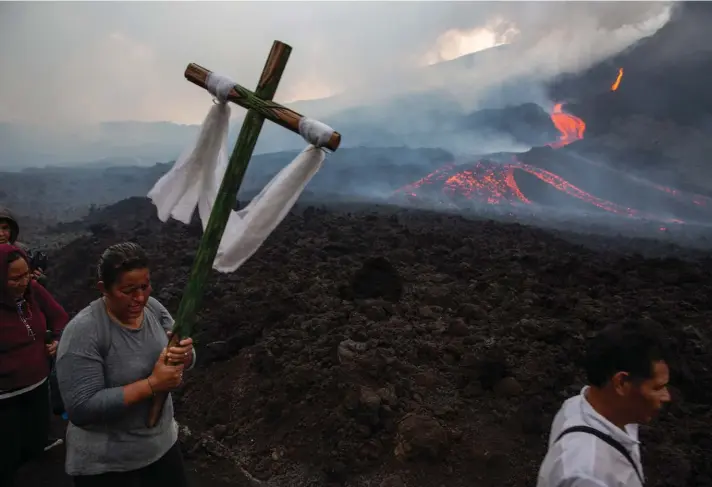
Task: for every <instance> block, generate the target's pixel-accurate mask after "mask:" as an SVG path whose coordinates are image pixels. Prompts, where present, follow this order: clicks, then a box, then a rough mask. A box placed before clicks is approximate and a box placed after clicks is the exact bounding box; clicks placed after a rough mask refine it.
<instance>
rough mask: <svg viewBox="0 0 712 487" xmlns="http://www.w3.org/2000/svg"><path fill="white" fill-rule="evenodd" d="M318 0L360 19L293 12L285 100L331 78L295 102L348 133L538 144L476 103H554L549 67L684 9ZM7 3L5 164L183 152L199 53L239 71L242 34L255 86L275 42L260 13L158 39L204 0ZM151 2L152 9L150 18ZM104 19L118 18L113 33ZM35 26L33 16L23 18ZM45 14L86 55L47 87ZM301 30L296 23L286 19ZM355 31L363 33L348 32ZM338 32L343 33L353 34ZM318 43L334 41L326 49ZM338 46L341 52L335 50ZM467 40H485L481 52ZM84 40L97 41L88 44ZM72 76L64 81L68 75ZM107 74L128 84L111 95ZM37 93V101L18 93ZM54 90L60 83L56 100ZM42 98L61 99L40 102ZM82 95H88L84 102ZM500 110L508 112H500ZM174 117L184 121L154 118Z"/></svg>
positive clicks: (286, 144) (435, 141) (363, 140)
mask: <svg viewBox="0 0 712 487" xmlns="http://www.w3.org/2000/svg"><path fill="white" fill-rule="evenodd" d="M285 5H289V4H285ZM300 5H304V6H307V5H310V4H300ZM317 5H318V8H317V7H316V6H315V7H314V9H312V10H310V12H311V14H313V15H316V16H323V17H324V18H325V19H326V18H329V19H332V18H335V17H341V18H343V16H344V15H348V16H349V17H348V18H349V19H350V21H349V22H346V23H345V24H344V25H340V26H339V29H335V28H334V27H333V26H330V27H325V29H326V30H325V31H324V32H323V33H319V34H316V33H314V32H313V31H312V30H311V29H307V28H306V27H304V26H299V25H296V26H292V27H289V29H293V31H290V30H289V29H287V30H286V31H279V33H278V32H277V31H275V32H274V33H273V34H274V35H273V38H275V39H283V40H285V41H287V42H290V43H291V44H292V45H293V47H294V54H293V56H292V60H291V61H290V64H289V65H288V67H287V73H286V75H285V78H284V80H283V82H282V84H281V88H280V91H279V92H278V96H277V100H284V99H285V97H286V98H287V99H292V100H295V99H296V100H298V99H299V97H300V96H302V97H305V96H307V97H309V96H312V97H313V96H314V93H316V92H319V89H317V87H319V86H323V88H322V89H321V91H320V93H322V95H321V98H318V97H317V99H313V100H306V101H292V102H290V103H287V104H288V106H290V107H292V108H294V109H295V110H297V111H299V112H300V113H304V114H306V115H308V116H310V117H314V118H319V119H322V120H323V121H325V122H327V123H329V124H331V125H332V126H334V127H335V128H337V129H338V130H340V131H341V132H342V133H344V134H346V136H345V137H344V141H343V147H359V146H371V147H382V146H410V147H431V148H432V147H442V148H446V149H447V150H451V151H453V152H456V153H469V154H473V153H479V154H482V153H488V152H496V151H503V150H526V149H527V148H529V147H531V146H532V145H536V144H537V143H539V142H540V139H541V135H540V133H541V131H542V128H541V127H538V126H537V127H534V129H533V131H532V133H529V134H525V133H524V130H523V129H522V128H521V127H519V128H517V129H515V130H514V131H511V130H506V129H505V130H503V129H502V127H501V126H502V125H503V124H502V123H498V122H497V121H496V120H494V123H492V124H491V125H489V126H487V125H488V124H479V125H476V126H473V124H472V123H471V121H472V114H473V113H475V112H477V111H479V110H482V109H498V108H506V107H509V106H517V105H520V104H524V103H534V104H537V105H539V106H540V107H541V111H542V113H541V114H540V115H541V116H542V117H541V118H543V114H545V113H546V112H548V111H549V110H550V108H551V106H553V100H551V99H550V98H549V96H548V94H547V92H546V87H545V83H546V82H547V81H548V80H551V79H553V78H555V77H556V76H557V75H559V74H561V73H566V72H578V71H580V70H582V69H585V68H588V67H590V66H591V65H592V64H594V63H595V62H597V61H600V60H601V59H603V58H605V57H607V56H610V55H612V54H615V53H617V52H619V51H621V50H622V49H624V48H626V47H627V46H629V45H630V44H632V43H633V42H635V41H636V40H637V39H640V38H641V37H644V36H646V35H650V34H653V33H654V32H655V31H656V30H657V29H658V28H659V27H660V26H662V25H664V24H665V22H666V21H667V19H668V18H669V14H670V5H669V3H662V2H656V3H653V4H643V3H636V4H612V3H611V4H606V3H599V4H556V5H554V4H536V8H535V7H534V4H532V5H531V6H522V5H518V6H517V7H516V8H515V6H514V4H507V3H484V2H482V3H480V2H478V3H476V4H472V5H470V4H464V3H460V2H455V3H446V2H438V3H437V4H435V3H432V4H429V3H423V4H411V5H407V8H406V6H405V5H398V4H392V5H390V4H383V5H380V6H379V5H378V4H373V5H370V6H369V8H368V9H365V8H364V7H358V6H356V5H348V6H347V4H343V5H342V4H322V3H319V4H317ZM0 8H2V9H3V12H4V13H5V14H6V15H3V18H4V19H5V20H4V21H0V22H4V23H3V24H2V25H3V27H6V28H4V29H2V30H0V32H1V33H0V36H2V38H1V40H3V42H2V43H0V45H2V46H3V47H0V49H2V52H3V53H5V52H7V56H5V55H4V56H3V57H4V59H5V58H6V59H7V60H8V61H7V66H8V69H7V70H5V71H4V72H3V73H2V74H0V86H2V88H1V89H2V92H1V93H0V120H5V121H4V122H3V123H0V144H2V147H3V151H2V154H0V168H2V169H5V170H16V169H21V168H24V167H32V166H44V165H55V164H67V165H76V164H85V163H92V162H95V161H99V163H100V164H103V165H117V164H138V165H152V164H154V163H156V162H166V161H170V160H173V159H174V158H175V157H177V155H178V154H179V153H180V152H181V150H183V149H184V148H185V146H186V145H188V144H189V143H190V141H191V140H192V139H193V138H194V137H195V136H196V134H197V126H196V125H195V124H181V123H176V122H177V121H179V120H181V119H182V120H186V119H187V118H189V119H191V120H192V121H193V122H198V121H199V120H200V119H201V118H202V117H203V116H204V114H205V113H206V112H207V109H208V108H209V103H210V101H209V100H210V98H209V95H208V94H207V93H205V92H201V91H202V90H200V89H198V88H196V87H195V86H193V85H192V84H190V83H188V82H187V81H185V80H184V79H183V77H182V70H183V69H184V67H185V65H187V64H188V62H191V61H194V62H198V63H200V64H202V65H205V66H207V67H209V68H211V69H215V70H216V71H218V72H222V73H224V74H228V75H231V74H232V73H233V72H234V70H233V69H232V68H229V67H228V68H227V69H225V70H224V71H221V68H223V67H226V66H230V61H229V59H235V54H234V53H232V54H229V55H228V54H225V58H220V60H219V61H218V55H217V54H218V52H220V53H224V52H225V51H228V52H229V51H230V50H231V49H232V51H235V50H237V51H239V52H240V53H241V54H240V56H238V59H240V60H241V64H242V60H243V59H244V60H245V65H249V67H250V69H248V70H242V71H243V72H241V73H239V74H240V76H239V77H237V76H236V77H235V79H236V81H239V82H240V83H244V84H245V86H247V87H250V83H249V80H250V79H253V78H255V76H254V75H253V73H250V72H249V71H250V70H254V71H257V70H259V69H261V63H262V62H263V56H264V54H266V51H267V50H268V49H269V45H270V42H271V39H267V38H266V37H265V36H266V35H267V34H265V33H260V34H259V35H258V36H257V37H254V38H253V37H251V36H253V35H256V34H254V33H252V31H250V29H246V30H243V29H240V38H239V41H240V42H235V44H236V45H238V47H236V48H232V47H231V48H230V49H228V48H227V47H225V45H227V44H229V43H227V42H225V40H223V38H222V37H221V40H220V42H218V43H217V44H220V46H218V47H215V46H214V45H213V44H216V43H215V42H213V43H212V44H211V42H210V41H209V39H210V34H209V33H205V37H203V38H202V39H201V40H200V42H199V43H198V44H200V45H202V44H205V45H206V49H202V50H201V49H197V47H196V46H192V47H191V48H187V47H186V49H185V50H182V51H179V50H178V47H179V45H182V44H181V41H180V40H179V39H180V36H181V33H180V32H179V31H177V29H178V27H176V26H175V25H173V24H166V25H171V27H170V28H169V27H162V28H161V29H163V30H165V31H166V32H164V34H170V35H168V37H167V38H170V39H172V41H171V42H172V44H171V45H170V48H169V47H168V46H167V44H166V41H165V40H161V39H158V37H157V32H150V33H149V32H148V30H147V29H149V28H150V29H154V28H155V29H158V28H157V27H156V25H157V24H156V25H154V23H153V22H154V21H153V20H152V19H156V18H158V17H161V16H164V17H165V16H166V15H167V18H173V19H174V20H177V19H179V18H180V19H184V20H185V18H191V22H193V23H195V22H197V20H198V19H197V18H195V15H198V17H201V16H204V15H205V13H204V12H202V10H201V11H199V12H198V14H196V12H197V11H196V10H195V8H196V7H191V6H190V5H183V4H171V5H170V9H168V7H167V6H162V5H160V4H155V5H148V4H147V5H141V4H121V3H117V4H108V3H107V4H103V5H100V4H97V5H90V4H83V5H81V6H79V5H78V6H73V7H71V8H70V7H67V8H63V9H61V10H60V9H57V8H55V7H50V8H49V10H50V11H52V12H54V14H56V15H55V17H57V16H59V18H58V19H55V20H57V21H56V22H50V20H52V19H50V18H49V16H50V14H51V13H52V12H39V10H38V9H37V7H34V6H32V5H31V4H28V6H18V5H14V6H7V4H4V5H3V6H2V7H0ZM198 8H203V7H198ZM285 8H286V7H285ZM374 8H376V9H381V10H382V13H383V14H384V15H389V16H390V18H396V17H397V18H402V19H403V20H410V21H411V24H408V27H405V26H401V27H398V26H395V25H394V24H393V23H392V22H388V25H387V26H386V25H385V23H384V25H381V22H385V20H384V19H381V20H374V19H375V18H378V17H379V15H375V14H374V10H373V9H374ZM221 9H223V10H225V12H224V13H225V15H226V16H229V15H228V14H230V13H233V14H237V13H239V11H240V9H256V10H255V11H256V12H257V11H258V12H260V14H261V15H271V16H272V17H274V18H276V19H283V20H284V21H285V22H286V19H287V17H288V15H287V14H286V13H285V12H277V13H275V12H273V10H274V9H272V10H269V9H265V8H264V7H260V6H258V5H257V4H251V3H244V2H241V3H240V5H239V6H229V5H220V6H219V7H218V10H221ZM235 9H236V10H235ZM233 10H235V11H234V12H233ZM381 10H379V12H381ZM72 11H73V12H75V13H77V17H76V19H75V24H76V26H75V27H74V30H73V31H70V30H68V27H67V26H66V25H64V24H62V22H61V21H67V22H68V16H69V15H70V14H69V12H72ZM138 13H141V14H142V15H140V16H139V15H138ZM137 17H141V18H142V20H141V21H138V20H137ZM211 17H214V15H211ZM272 17H270V19H271V18H272ZM292 17H293V14H292ZM11 18H15V19H16V20H18V19H21V20H23V22H20V21H19V20H18V22H16V23H15V24H11V23H10V21H9V19H11ZM29 19H32V22H31V23H30V22H29ZM90 21H92V22H96V23H97V24H96V25H94V24H90V23H89V22H90ZM221 21H224V20H221ZM122 22H123V23H122ZM275 22H276V23H275V24H274V25H275V26H276V25H279V26H280V28H285V25H284V24H283V23H280V22H278V21H275ZM341 24H343V23H341ZM63 25H64V27H62V26H63ZM97 25H103V26H105V27H106V29H107V30H106V31H105V32H103V33H101V32H100V30H99V29H98V28H97ZM404 25H406V24H404ZM366 26H369V28H370V30H369V32H371V33H370V34H369V36H367V37H368V39H363V37H364V36H363V32H364V30H363V29H364V28H365V27H366ZM20 27H22V28H23V29H25V30H18V29H19V28H20ZM386 27H388V28H386ZM39 28H46V29H48V31H47V32H54V31H57V34H58V40H57V45H56V46H53V47H52V49H58V48H59V46H62V45H64V46H67V47H68V46H73V49H74V50H73V51H72V52H73V54H72V56H73V57H72V60H73V61H72V62H73V64H72V63H64V64H56V63H55V64H54V68H56V69H57V70H58V72H59V73H61V76H58V79H57V80H56V81H55V83H53V86H52V87H49V88H43V89H41V90H39V88H38V90H39V91H37V92H35V93H34V94H33V95H32V96H29V93H27V90H28V89H30V87H31V86H39V85H36V82H37V78H36V77H32V78H30V77H29V76H30V75H29V73H31V72H34V71H37V70H38V69H44V70H46V69H48V65H47V64H45V65H42V66H41V67H38V66H40V63H39V62H40V60H44V61H45V62H46V63H48V62H49V61H47V60H46V56H45V55H44V54H42V53H39V51H38V49H39V47H38V46H35V44H36V43H34V42H32V40H31V39H27V36H28V35H29V33H30V32H32V29H39ZM270 28H272V27H270ZM275 28H276V27H275ZM83 29H85V30H87V32H88V34H87V35H92V36H96V39H97V42H98V44H97V46H96V47H95V49H94V50H90V49H89V48H88V47H86V46H85V45H82V46H81V49H79V47H77V42H79V41H84V40H85V39H78V38H77V36H78V35H79V33H80V32H83ZM161 29H158V30H159V31H160V30H161ZM106 32H108V33H109V34H108V38H107V34H106ZM290 32H291V36H290V35H287V34H289V33H290ZM346 33H349V34H350V35H351V36H352V37H353V38H349V39H348V40H347V39H344V38H343V37H344V35H345V34H346ZM222 34H223V33H222V32H221V35H222ZM574 34H575V35H574ZM48 35H49V34H48ZM211 35H212V36H215V35H216V34H215V33H214V32H213V33H212V34H211ZM230 35H236V34H230ZM270 35H272V32H271V31H270ZM317 35H318V36H321V37H325V38H324V39H321V40H322V41H327V43H326V44H325V43H323V42H322V43H320V44H315V42H316V40H315V38H314V36H317ZM328 36H332V37H333V40H334V41H332V39H331V38H328ZM226 39H227V38H226ZM248 39H254V40H255V42H258V41H257V40H258V39H259V45H260V46H262V45H263V46H264V48H263V49H258V48H257V44H255V45H251V46H250V49H249V50H247V48H246V47H245V46H244V44H246V43H247V44H249V42H247V40H248ZM292 39H293V40H292ZM335 39H341V40H342V41H343V42H342V43H341V44H339V43H338V42H335ZM99 40H101V41H102V42H104V44H102V43H99ZM5 41H7V42H5ZM10 41H14V42H15V45H21V46H24V48H23V49H24V50H25V51H27V52H28V53H30V54H33V55H34V56H28V57H24V58H22V57H20V56H19V53H20V52H21V51H22V49H19V50H18V49H15V51H16V52H15V51H12V50H10V49H9V47H8V46H9V45H10V44H11V42H10ZM176 43H177V44H178V45H175V44H176ZM223 44H225V45H223ZM315 45H319V49H318V50H316V51H315V48H314V47H313V46H315ZM208 46H209V47H210V49H208V48H207V47H208ZM375 46H379V47H380V49H375V48H374V47H375ZM120 48H121V49H120ZM88 49H89V50H88ZM334 49H336V50H337V51H338V52H334V53H333V55H332V56H327V54H330V53H331V51H330V50H334ZM257 51H259V52H257ZM262 51H264V53H262ZM468 52H475V53H474V54H466V53H468ZM107 53H110V54H111V57H112V59H111V61H109V60H107V58H106V56H107ZM99 54H103V56H100V55H99ZM461 54H466V55H465V56H460V55H461ZM81 55H86V57H85V58H81ZM42 56H45V58H42ZM386 56H390V57H386ZM92 61H93V62H94V63H95V64H96V65H97V66H96V69H94V71H95V73H94V75H95V76H96V81H93V82H91V83H86V82H84V81H83V80H82V79H80V78H81V76H80V75H79V74H77V73H78V71H76V70H75V71H73V72H71V73H68V71H67V70H68V66H69V65H81V66H85V67H86V69H89V68H88V66H89V65H88V64H86V63H91V62H92ZM122 62H124V63H125V64H123V65H124V66H132V67H133V68H135V69H136V70H137V71H136V72H142V73H144V75H143V76H144V77H150V79H145V80H142V81H141V82H140V83H139V81H137V79H136V76H134V75H133V74H130V73H127V72H123V71H122V72H119V73H117V66H119V64H120V63H122ZM151 63H153V64H151ZM107 66H109V67H110V68H111V69H109V68H108V67H107ZM337 67H338V68H339V69H337ZM99 68H101V69H99ZM149 68H150V69H149ZM159 68H160V69H159ZM142 70H143V71H142ZM144 71H145V72H144ZM23 72H24V73H26V74H24V75H23V74H22V73H23ZM257 72H258V71H257ZM70 74H71V75H72V76H73V77H74V78H72V76H70ZM108 74H111V75H112V76H108ZM23 76H24V78H23ZM102 76H103V78H102ZM320 80H321V81H320ZM102 83H106V84H105V85H103V84H102ZM137 83H139V85H137ZM60 87H61V89H62V90H63V91H58V89H59V88H60ZM80 87H81V88H80ZM300 87H301V88H300ZM305 87H306V88H305ZM337 87H340V88H337ZM99 88H101V89H99ZM307 88H309V89H311V90H312V92H313V93H311V94H310V92H309V90H308V89H307ZM139 89H140V90H142V91H141V93H142V95H141V96H138V95H136V96H135V97H134V98H132V97H131V94H132V93H134V94H137V93H138V92H137V91H136V90H139ZM107 90H109V91H110V92H115V93H116V96H115V97H114V98H112V97H108V98H107V97H106V96H105V93H106V92H107ZM299 90H302V91H299ZM314 90H316V91H314ZM77 93H82V95H81V96H79V95H78V94H77ZM25 94H27V98H28V99H27V100H26V103H25V104H21V103H18V102H17V100H21V99H23V97H24V95H25ZM281 94H284V95H281ZM323 94H328V95H330V96H326V97H324V96H323ZM50 96H54V98H52V99H51V100H50V99H49V98H48V97H50ZM43 100H44V101H45V102H46V103H45V105H44V106H42V107H41V108H40V107H39V103H40V102H41V101H43ZM50 102H51V103H50ZM78 104H79V105H78ZM82 104H83V105H82ZM79 106H85V109H84V110H79ZM177 107H180V108H177ZM531 109H532V107H530V108H529V110H531ZM490 113H491V114H492V115H494V118H496V113H494V112H490ZM130 114H135V115H136V116H137V118H136V119H135V120H133V121H132V120H130V119H129V120H128V121H127V119H125V118H124V119H123V121H121V120H119V121H106V122H95V121H96V119H97V118H99V119H100V120H101V119H103V120H111V119H114V120H116V118H115V117H117V116H126V115H130ZM187 114H190V115H189V116H188V115H187ZM233 114H234V120H233V124H232V127H231V140H230V143H232V141H233V140H234V139H235V137H236V133H237V131H238V130H239V123H240V120H241V118H242V116H243V115H244V110H243V109H241V108H239V107H235V108H234V111H233ZM139 117H140V118H139ZM161 117H166V118H165V120H174V121H176V122H171V121H166V122H153V121H151V120H155V119H156V118H161ZM474 118H475V119H477V118H478V116H474ZM498 125H499V128H497V126H498ZM504 125H506V124H504ZM493 127H495V128H493ZM549 129H550V127H549ZM543 130H544V131H546V130H548V129H547V128H544V129H543ZM302 145H303V142H302V141H301V139H300V138H299V137H298V136H296V135H294V134H291V133H289V132H286V131H284V130H283V129H281V128H279V127H276V126H274V125H272V124H269V123H268V124H266V125H265V129H264V130H263V134H262V136H261V137H260V140H259V142H258V146H257V149H256V153H265V152H278V151H282V150H295V149H298V148H300V147H301V146H302Z"/></svg>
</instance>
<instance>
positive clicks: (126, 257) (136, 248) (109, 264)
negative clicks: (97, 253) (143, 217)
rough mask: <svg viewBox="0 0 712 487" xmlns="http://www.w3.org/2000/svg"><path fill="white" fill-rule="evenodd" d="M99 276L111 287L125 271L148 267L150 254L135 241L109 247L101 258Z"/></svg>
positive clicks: (107, 286) (106, 285)
mask: <svg viewBox="0 0 712 487" xmlns="http://www.w3.org/2000/svg"><path fill="white" fill-rule="evenodd" d="M97 267H98V269H97V271H98V277H99V280H100V281H103V282H104V287H106V289H111V287H113V285H114V284H116V283H117V282H118V280H119V279H120V278H121V275H122V274H123V273H124V272H129V271H133V270H136V269H145V268H147V267H148V256H147V255H146V251H144V250H143V248H142V247H141V246H140V245H139V244H137V243H133V242H123V243H119V244H116V245H112V246H111V247H109V248H107V249H106V250H105V251H104V253H103V254H101V258H99V265H98V266H97Z"/></svg>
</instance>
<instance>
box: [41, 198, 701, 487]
mask: <svg viewBox="0 0 712 487" xmlns="http://www.w3.org/2000/svg"><path fill="white" fill-rule="evenodd" d="M101 214H102V215H103V216H102V217H100V218H95V219H94V224H93V226H92V227H91V231H92V235H90V236H85V237H81V238H79V239H78V240H75V241H74V242H72V243H70V244H69V245H68V246H67V247H65V248H63V249H62V250H60V251H56V252H54V253H52V255H51V258H52V259H53V260H52V262H53V265H52V268H51V276H50V277H51V280H52V283H51V288H52V291H53V292H54V293H55V294H56V295H57V297H58V298H59V299H61V301H62V303H63V304H64V305H65V306H66V307H67V309H68V311H70V312H72V313H74V312H76V311H78V310H79V309H81V308H82V307H83V306H85V305H86V304H87V303H88V302H89V301H90V300H91V299H92V298H93V297H94V296H96V295H97V293H96V291H95V290H94V266H95V263H96V261H97V258H98V256H99V253H100V252H101V251H102V250H103V249H104V248H105V247H106V246H108V245H110V244H112V243H115V242H117V241H119V240H125V239H134V240H136V241H138V242H140V243H141V244H142V245H143V246H145V248H146V249H147V250H148V252H150V254H151V256H152V258H153V261H154V263H153V280H154V286H155V294H154V295H155V296H156V297H157V298H158V299H160V300H161V301H162V302H163V303H164V304H166V305H167V306H168V308H169V309H170V310H171V311H174V312H175V311H176V309H177V307H178V304H179V301H180V296H181V293H182V290H183V287H184V285H185V282H186V278H187V276H188V273H189V269H190V265H191V264H192V261H193V258H194V255H195V249H196V248H197V244H198V239H199V236H200V234H201V231H200V227H199V226H198V225H191V226H185V225H182V224H180V223H177V222H169V223H166V224H161V223H160V222H158V220H156V219H155V216H154V210H153V207H152V206H151V205H150V204H149V203H148V202H147V201H145V200H142V199H132V200H126V201H123V202H121V203H119V204H117V205H114V206H112V207H109V208H107V209H105V210H102V213H101ZM102 220H103V222H104V223H101V221H102ZM563 237H564V235H563V234H561V235H556V234H554V233H552V232H546V231H543V230H537V229H534V228H531V227H527V226H524V225H519V224H503V223H494V222H491V221H477V220H466V219H464V218H461V217H455V216H443V215H440V216H438V215H434V214H429V213H425V212H413V211H406V212H398V213H394V212H388V211H370V212H368V211H364V210H359V211H358V212H351V213H349V212H347V211H345V210H343V209H342V210H341V211H327V210H324V209H318V208H307V209H306V210H304V209H302V210H300V211H297V212H294V213H292V214H290V215H289V216H288V217H287V218H286V220H285V221H284V222H283V223H282V225H280V227H279V228H278V229H277V230H276V231H275V232H274V233H273V234H272V236H271V237H270V238H269V240H268V241H267V242H266V244H265V245H264V246H263V248H261V249H260V250H259V251H258V252H257V254H256V255H255V256H254V257H253V258H252V259H251V260H250V261H248V262H247V263H246V264H245V265H244V266H243V267H242V268H241V269H239V271H238V272H236V273H233V274H226V275H219V274H217V273H215V274H214V275H212V276H211V279H210V284H209V285H208V286H207V288H206V289H205V300H204V303H203V307H202V310H201V312H200V315H199V317H198V323H199V329H198V331H196V333H195V334H194V338H195V339H196V342H197V347H198V352H199V355H200V361H199V366H198V367H197V369H196V370H195V371H194V372H193V373H192V374H191V376H190V378H189V379H188V380H187V382H186V384H185V386H184V387H183V388H182V390H181V391H180V392H179V393H178V394H177V417H178V420H179V421H180V422H181V423H182V424H184V425H186V426H187V427H188V428H189V429H190V431H191V432H192V434H191V435H190V436H185V435H184V438H183V445H184V448H185V451H186V455H187V458H188V459H189V462H190V465H191V468H193V469H195V470H196V471H198V472H201V475H203V476H210V477H211V478H215V479H217V481H222V482H225V483H226V484H230V485H274V486H286V485H289V486H299V485H315V486H316V485H327V484H334V485H347V486H401V485H407V486H445V485H447V486H454V487H456V486H466V485H467V486H471V485H480V486H490V485H492V486H495V485H497V486H501V485H508V486H525V485H532V484H533V483H534V481H535V480H534V479H535V477H536V472H537V468H538V464H539V462H540V461H541V458H542V457H543V455H544V451H545V446H546V441H547V434H548V427H549V425H550V421H551V419H552V417H553V414H554V413H555V411H556V409H557V408H558V407H559V405H560V404H561V402H562V401H563V400H564V399H565V398H566V397H568V396H570V395H573V394H576V393H577V392H578V390H579V389H580V387H581V386H582V385H583V379H582V377H581V371H580V367H579V364H578V362H577V359H578V357H580V356H581V352H582V350H583V343H584V339H585V337H586V336H587V335H588V334H590V333H591V332H594V331H596V330H598V329H600V328H601V327H603V326H605V325H606V324H608V323H611V322H616V321H640V320H643V321H648V322H651V323H656V324H657V325H658V326H661V327H663V328H664V329H665V331H666V333H667V334H668V336H669V338H670V344H671V346H672V347H673V349H674V350H675V361H674V363H673V364H672V365H673V392H674V399H675V401H674V403H673V404H672V405H671V406H670V408H669V409H668V410H667V411H666V412H665V414H663V416H662V417H661V418H660V419H659V420H658V421H656V422H655V424H653V425H651V426H650V427H646V428H644V430H643V433H642V435H643V441H644V444H645V449H644V462H645V468H646V473H647V476H648V478H649V482H650V483H649V485H651V486H663V485H665V486H693V485H694V486H696V487H701V486H707V485H712V467H710V464H709V462H708V461H707V454H706V451H707V450H708V449H709V448H710V447H711V445H712V434H711V433H710V426H711V425H712V413H711V412H710V402H711V401H712V395H711V394H710V390H712V373H711V372H710V369H709V366H710V358H711V355H710V339H711V338H712V334H711V333H710V331H709V328H708V327H707V326H706V324H707V322H708V321H709V320H710V317H712V304H711V303H712V300H711V299H710V298H711V297H712V285H711V284H710V283H711V282H712V279H711V278H712V260H710V259H709V256H708V253H707V252H704V251H699V250H698V251H685V252H684V254H683V253H682V250H680V249H678V248H676V247H674V246H672V245H670V244H656V243H655V242H651V241H645V240H637V241H633V240H626V241H623V240H622V239H618V240H613V239H610V238H603V237H598V238H581V237H579V240H578V242H583V243H585V244H586V246H583V245H581V244H580V243H576V242H575V241H573V240H572V239H566V238H563ZM621 242H622V243H621ZM634 251H636V252H637V253H636V252H634ZM678 254H679V255H684V260H683V259H679V258H677V257H676V255H678ZM643 255H652V256H653V257H644V256H643ZM216 462H217V463H216ZM201 478H204V477H201ZM250 478H251V479H252V480H249V479H250ZM196 485H203V483H200V482H199V483H198V484H196Z"/></svg>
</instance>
